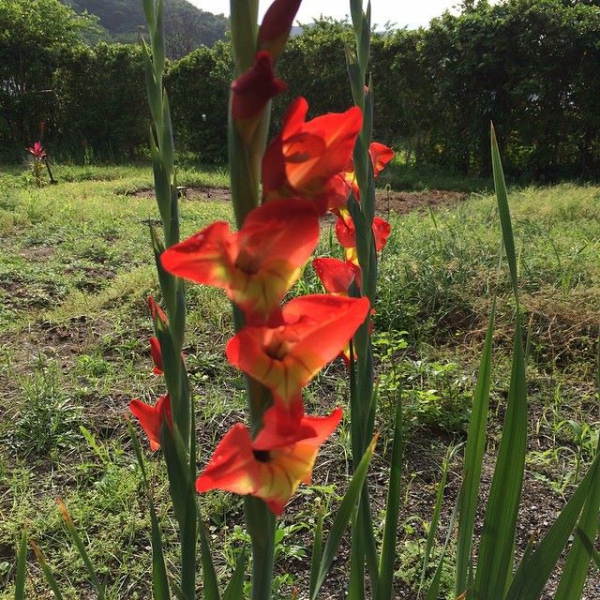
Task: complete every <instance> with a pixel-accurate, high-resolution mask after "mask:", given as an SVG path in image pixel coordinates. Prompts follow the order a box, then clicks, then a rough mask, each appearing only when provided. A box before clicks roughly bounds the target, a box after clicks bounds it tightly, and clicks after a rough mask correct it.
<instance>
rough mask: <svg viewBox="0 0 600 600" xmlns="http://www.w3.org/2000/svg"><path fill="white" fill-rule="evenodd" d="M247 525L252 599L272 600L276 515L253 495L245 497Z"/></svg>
mask: <svg viewBox="0 0 600 600" xmlns="http://www.w3.org/2000/svg"><path fill="white" fill-rule="evenodd" d="M244 509H245V513H246V526H247V528H248V533H249V534H250V537H251V539H252V596H251V598H252V600H270V598H271V586H272V582H273V564H274V562H275V515H274V514H273V513H272V512H271V511H270V510H269V507H268V506H267V505H266V504H265V502H263V501H262V500H260V499H259V498H255V497H253V496H246V497H245V498H244Z"/></svg>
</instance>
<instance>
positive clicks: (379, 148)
mask: <svg viewBox="0 0 600 600" xmlns="http://www.w3.org/2000/svg"><path fill="white" fill-rule="evenodd" d="M369 154H370V156H371V163H372V164H373V175H374V176H375V179H377V177H378V176H379V173H381V171H383V170H384V169H385V167H386V166H387V164H388V163H389V162H390V160H392V158H394V151H393V150H392V149H391V148H388V147H387V146H384V145H383V144H380V143H379V142H371V145H370V146H369Z"/></svg>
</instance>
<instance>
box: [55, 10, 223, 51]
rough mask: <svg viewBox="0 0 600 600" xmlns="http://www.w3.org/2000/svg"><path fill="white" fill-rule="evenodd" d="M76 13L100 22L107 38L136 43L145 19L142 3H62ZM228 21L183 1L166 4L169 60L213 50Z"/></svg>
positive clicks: (221, 16) (220, 38) (221, 36)
mask: <svg viewBox="0 0 600 600" xmlns="http://www.w3.org/2000/svg"><path fill="white" fill-rule="evenodd" d="M61 1H62V2H63V4H67V5H69V6H71V7H72V8H73V9H74V10H75V11H76V12H78V13H81V12H83V11H87V12H88V13H90V14H92V15H95V16H97V17H98V18H99V20H100V25H101V26H102V27H103V28H104V29H106V31H107V32H108V34H109V35H110V38H111V39H112V40H114V41H118V42H124V43H129V42H135V41H137V39H138V34H139V28H140V27H144V26H145V23H146V19H145V17H144V10H143V8H142V2H141V0H61ZM227 28H228V20H227V19H226V18H225V17H224V16H223V15H213V14H212V13H209V12H205V11H203V10H201V9H199V8H197V7H195V6H194V5H193V4H190V3H189V2H187V1H186V0H169V2H165V34H166V41H167V53H168V54H169V57H170V58H181V57H182V56H185V55H186V54H188V53H189V52H191V51H192V50H194V49H195V48H198V47H199V46H209V47H210V46H212V45H213V44H214V43H215V42H216V41H217V40H222V39H224V38H225V31H226V30H227Z"/></svg>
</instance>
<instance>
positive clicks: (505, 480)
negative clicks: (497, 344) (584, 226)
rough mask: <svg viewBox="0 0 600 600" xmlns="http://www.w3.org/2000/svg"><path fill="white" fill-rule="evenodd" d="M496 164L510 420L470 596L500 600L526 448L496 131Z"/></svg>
mask: <svg viewBox="0 0 600 600" xmlns="http://www.w3.org/2000/svg"><path fill="white" fill-rule="evenodd" d="M491 145H492V166H493V170H494V184H495V186H496V196H497V200H498V212H499V215H500V223H501V226H502V235H503V242H504V247H505V249H506V258H507V262H508V265H509V271H510V277H511V283H512V288H513V295H514V298H515V304H516V310H515V335H514V342H513V355H512V368H511V378H510V387H509V391H508V399H507V408H506V418H505V421H504V426H503V428H502V438H501V441H500V448H499V450H498V458H497V461H496V467H495V470H494V477H493V479H492V485H491V489H490V495H489V499H488V504H487V508H486V512H485V517H484V522H483V530H482V535H481V544H480V547H479V557H478V561H477V571H476V573H475V581H474V585H473V588H472V590H470V592H468V594H467V597H469V598H476V599H477V600H481V599H485V600H502V598H503V597H504V590H505V589H506V584H507V582H508V581H509V577H510V573H511V570H512V563H513V552H514V546H515V532H516V524H517V516H518V509H519V504H520V501H521V490H522V486H523V473H524V470H525V453H526V450H527V381H526V377H525V358H524V354H523V341H522V339H521V327H522V323H521V321H522V319H521V312H520V307H519V296H518V289H517V270H516V269H517V260H516V255H515V244H514V238H513V234H512V225H511V220H510V210H509V207H508V195H507V192H506V183H505V181H504V174H503V171H502V162H501V160H500V153H499V151H498V144H497V142H496V136H495V134H494V130H493V128H492V144H491Z"/></svg>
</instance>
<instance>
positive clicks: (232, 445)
mask: <svg viewBox="0 0 600 600" xmlns="http://www.w3.org/2000/svg"><path fill="white" fill-rule="evenodd" d="M275 411H276V409H275V408H271V409H269V411H267V413H266V415H265V417H266V418H265V420H264V428H263V430H261V432H260V433H259V438H260V437H261V436H262V438H263V440H262V441H263V443H262V444H261V445H260V447H258V446H257V444H256V442H253V441H252V439H251V437H250V432H249V431H248V429H247V428H246V427H244V426H243V425H241V424H237V425H234V426H233V427H232V428H231V429H230V430H229V431H228V432H227V433H226V434H225V437H223V439H222V440H221V442H220V443H219V445H218V446H217V448H216V450H215V452H214V453H213V455H212V457H211V459H210V461H209V463H208V465H207V466H206V468H205V469H204V470H203V471H202V473H201V475H200V477H198V480H197V481H196V490H197V491H198V492H205V491H208V490H213V489H220V490H225V491H228V492H233V493H236V494H244V495H245V494H251V495H253V496H256V497H258V498H262V499H263V500H264V501H265V502H266V503H267V504H268V505H269V508H270V509H271V510H272V511H273V512H274V513H275V514H277V515H279V514H281V512H282V511H283V508H284V507H285V505H286V503H287V502H288V500H289V499H290V498H291V497H292V495H293V494H294V492H295V491H296V489H297V488H298V485H299V484H300V483H301V482H305V483H306V482H309V481H310V477H311V474H312V469H313V465H314V462H315V459H316V456H317V453H318V451H319V448H320V446H321V445H322V444H323V443H324V442H325V440H326V439H327V438H328V437H329V436H330V435H331V433H332V432H333V431H334V429H335V428H336V427H337V425H338V423H339V421H340V419H341V417H342V411H341V409H339V408H338V409H336V410H335V411H334V412H333V413H331V415H329V416H328V417H303V418H302V419H301V421H300V422H299V423H298V431H299V432H300V433H296V434H290V436H288V437H287V439H286V438H285V436H283V437H282V436H281V435H280V434H278V433H277V432H276V431H271V428H273V427H277V426H278V417H277V416H276V415H275V414H274V413H275ZM257 439H258V438H257ZM265 442H273V443H275V445H274V446H269V444H268V443H265Z"/></svg>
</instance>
